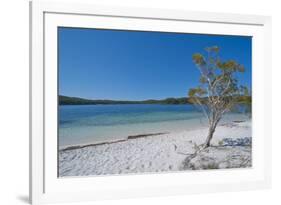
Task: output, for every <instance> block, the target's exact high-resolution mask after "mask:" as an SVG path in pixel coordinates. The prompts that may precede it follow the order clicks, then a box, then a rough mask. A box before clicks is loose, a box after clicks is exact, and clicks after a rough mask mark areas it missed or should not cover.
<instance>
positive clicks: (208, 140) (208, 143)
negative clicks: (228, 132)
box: [203, 118, 220, 149]
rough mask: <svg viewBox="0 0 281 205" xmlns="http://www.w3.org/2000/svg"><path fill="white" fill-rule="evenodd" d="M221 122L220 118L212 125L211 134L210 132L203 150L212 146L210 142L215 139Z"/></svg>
mask: <svg viewBox="0 0 281 205" xmlns="http://www.w3.org/2000/svg"><path fill="white" fill-rule="evenodd" d="M219 121H220V118H218V119H216V120H215V121H214V122H212V123H211V125H210V127H209V132H208V136H207V139H206V141H205V143H204V145H203V149H205V148H207V147H209V146H210V142H211V140H212V138H213V135H214V132H215V130H216V127H217V124H218V122H219Z"/></svg>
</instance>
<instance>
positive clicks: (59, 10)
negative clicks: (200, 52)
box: [30, 2, 271, 204]
mask: <svg viewBox="0 0 281 205" xmlns="http://www.w3.org/2000/svg"><path fill="white" fill-rule="evenodd" d="M30 14H31V30H30V38H31V41H30V43H31V46H30V48H31V51H30V52H31V54H30V67H31V68H30V111H31V114H30V201H31V202H32V203H33V204H39V203H47V202H67V201H85V200H98V199H116V198H128V197H145V196H162V195H176V194H188V193H205V192H217V191H235V190H248V189H257V188H267V187H270V185H271V53H270V51H271V33H270V32H271V19H270V17H262V16H248V15H235V14H216V13H207V12H187V11H173V10H158V9H137V8H118V7H117V8H116V7H115V8H111V7H101V6H95V5H85V4H68V3H64V4H63V3H48V2H32V4H31V9H30ZM60 26H63V27H83V28H103V29H118V30H138V31H139V30H143V31H144V30H145V31H163V32H177V33H179V32H183V33H201V34H221V35H246V36H252V37H253V38H252V39H253V40H252V45H253V47H252V55H253V58H252V73H253V76H252V77H253V79H252V81H253V133H252V134H253V167H252V168H250V169H235V170H233V169H230V170H212V171H210V170H209V171H187V172H177V173H161V174H155V173H153V174H148V173H146V174H135V175H121V176H100V177H72V178H58V176H57V69H58V68H57V60H58V59H57V29H58V27H60ZM70 194H71V198H70V197H69V195H70Z"/></svg>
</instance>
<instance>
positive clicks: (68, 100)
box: [59, 95, 251, 105]
mask: <svg viewBox="0 0 281 205" xmlns="http://www.w3.org/2000/svg"><path fill="white" fill-rule="evenodd" d="M238 102H239V103H241V104H251V96H241V97H239V99H238ZM114 104H167V105H181V104H193V103H192V100H191V99H190V98H188V97H182V98H166V99H162V100H152V99H151V100H141V101H129V100H91V99H84V98H78V97H68V96H62V95H60V96H59V105H114Z"/></svg>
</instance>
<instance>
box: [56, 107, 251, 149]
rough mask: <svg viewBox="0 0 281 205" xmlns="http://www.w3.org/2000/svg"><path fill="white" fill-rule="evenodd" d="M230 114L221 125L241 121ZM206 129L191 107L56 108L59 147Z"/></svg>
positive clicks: (198, 114)
mask: <svg viewBox="0 0 281 205" xmlns="http://www.w3.org/2000/svg"><path fill="white" fill-rule="evenodd" d="M246 118H247V116H246V115H245V114H239V113H231V114H228V115H226V116H225V117H224V118H223V121H232V120H244V119H246ZM202 126H207V123H206V120H205V118H204V116H203V114H202V113H201V112H198V111H197V110H196V109H195V108H194V106H192V105H156V104H153V105H150V104H129V105H67V106H60V107H59V146H69V145H76V144H87V143H95V142H103V141H108V140H117V139H123V138H127V137H128V136H129V135H139V134H148V133H158V132H171V131H182V130H190V129H196V128H198V127H202Z"/></svg>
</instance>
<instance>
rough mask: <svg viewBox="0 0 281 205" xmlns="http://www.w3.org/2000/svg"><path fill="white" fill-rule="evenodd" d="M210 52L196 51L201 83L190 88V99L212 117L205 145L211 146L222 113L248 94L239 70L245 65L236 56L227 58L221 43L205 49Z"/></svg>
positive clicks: (193, 57) (209, 119) (194, 58)
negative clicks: (223, 56)
mask: <svg viewBox="0 0 281 205" xmlns="http://www.w3.org/2000/svg"><path fill="white" fill-rule="evenodd" d="M205 51H206V55H205V56H204V55H202V54H200V53H195V54H193V56H192V60H193V62H194V63H195V64H196V66H197V68H198V69H199V71H200V78H199V85H198V86H197V87H195V88H191V89H189V92H188V95H189V97H190V101H191V102H192V103H194V104H195V105H197V106H198V107H199V108H200V109H201V110H202V112H203V113H204V115H205V116H206V118H207V119H208V124H209V131H208V136H207V138H206V141H205V143H204V144H203V149H204V148H207V147H209V146H210V142H211V140H212V138H213V134H214V132H215V130H216V127H217V125H218V123H219V121H220V120H221V118H222V116H223V115H224V114H225V113H226V112H229V111H230V110H231V109H233V108H234V106H235V105H237V104H239V99H240V98H241V96H247V95H248V93H249V91H248V88H247V87H246V86H243V85H239V82H238V78H237V74H238V73H243V72H244V71H245V68H244V66H243V65H240V64H239V63H237V62H236V61H234V60H227V61H223V60H221V59H220V57H219V51H220V49H219V47H217V46H213V47H208V48H206V49H205Z"/></svg>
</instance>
